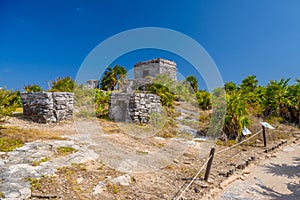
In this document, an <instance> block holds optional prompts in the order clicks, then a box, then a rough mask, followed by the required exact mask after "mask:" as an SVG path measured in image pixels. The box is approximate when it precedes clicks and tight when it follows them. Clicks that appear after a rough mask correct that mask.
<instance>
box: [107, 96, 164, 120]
mask: <svg viewBox="0 0 300 200" xmlns="http://www.w3.org/2000/svg"><path fill="white" fill-rule="evenodd" d="M161 109H162V108H161V104H160V97H159V96H157V95H155V94H144V93H113V94H111V96H110V102H109V118H111V119H114V120H115V121H118V122H120V121H121V122H134V123H148V122H149V119H150V114H151V113H160V112H161Z"/></svg>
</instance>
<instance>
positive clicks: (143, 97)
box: [109, 58, 177, 123]
mask: <svg viewBox="0 0 300 200" xmlns="http://www.w3.org/2000/svg"><path fill="white" fill-rule="evenodd" d="M176 66H177V65H176V63H175V62H173V61H170V60H166V59H162V58H155V59H152V60H148V61H143V62H138V63H136V64H135V65H134V79H133V80H127V81H126V82H125V84H124V85H123V86H122V87H121V90H122V92H121V93H113V94H112V95H111V97H110V103H109V118H111V119H113V120H115V121H122V122H134V123H148V122H149V119H150V117H151V116H150V115H151V112H157V113H160V112H161V111H162V107H161V104H160V97H159V96H157V95H155V94H144V93H135V91H136V90H142V91H143V90H145V89H143V88H145V86H147V85H149V84H151V83H153V78H155V77H156V76H157V75H158V74H166V75H168V76H169V77H170V78H171V79H172V80H174V81H177V75H176V73H177V68H176ZM151 77H152V78H151Z"/></svg>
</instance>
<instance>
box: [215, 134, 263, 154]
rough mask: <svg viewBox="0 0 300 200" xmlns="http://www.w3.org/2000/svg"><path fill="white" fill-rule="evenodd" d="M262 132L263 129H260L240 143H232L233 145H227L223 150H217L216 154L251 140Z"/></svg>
mask: <svg viewBox="0 0 300 200" xmlns="http://www.w3.org/2000/svg"><path fill="white" fill-rule="evenodd" d="M261 132H262V130H260V131H258V132H256V133H255V134H253V135H251V136H250V137H248V138H247V139H245V140H243V141H241V142H239V143H237V144H235V145H232V146H231V147H227V148H226V149H223V150H220V151H218V152H216V153H215V155H217V154H220V153H222V152H224V151H228V150H230V149H232V148H234V147H236V146H238V145H240V144H242V143H244V142H246V141H248V140H250V139H251V138H253V137H255V136H256V135H258V134H259V133H261Z"/></svg>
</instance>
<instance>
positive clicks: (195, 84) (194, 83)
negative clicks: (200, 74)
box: [185, 75, 198, 92]
mask: <svg viewBox="0 0 300 200" xmlns="http://www.w3.org/2000/svg"><path fill="white" fill-rule="evenodd" d="M185 81H186V82H187V83H189V84H190V86H191V87H192V89H193V91H194V92H197V91H198V80H197V78H196V77H195V76H193V75H190V76H187V77H186V79H185Z"/></svg>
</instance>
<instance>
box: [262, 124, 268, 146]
mask: <svg viewBox="0 0 300 200" xmlns="http://www.w3.org/2000/svg"><path fill="white" fill-rule="evenodd" d="M262 129H263V138H264V147H266V146H267V139H266V128H265V127H264V126H262Z"/></svg>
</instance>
